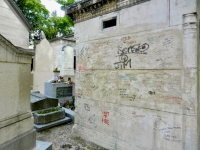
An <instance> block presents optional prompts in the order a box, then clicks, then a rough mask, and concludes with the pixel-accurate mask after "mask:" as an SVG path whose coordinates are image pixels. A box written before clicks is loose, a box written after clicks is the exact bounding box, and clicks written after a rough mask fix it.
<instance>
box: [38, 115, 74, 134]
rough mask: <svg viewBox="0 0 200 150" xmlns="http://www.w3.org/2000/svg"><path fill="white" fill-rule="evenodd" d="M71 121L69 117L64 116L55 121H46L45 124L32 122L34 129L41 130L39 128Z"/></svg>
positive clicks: (42, 128) (43, 128)
mask: <svg viewBox="0 0 200 150" xmlns="http://www.w3.org/2000/svg"><path fill="white" fill-rule="evenodd" d="M71 121H72V120H71V119H70V118H69V117H65V118H64V119H61V120H57V121H55V122H51V123H47V124H44V125H36V124H34V128H35V129H36V131H41V130H45V129H48V128H51V127H54V126H57V125H60V124H63V123H68V122H71Z"/></svg>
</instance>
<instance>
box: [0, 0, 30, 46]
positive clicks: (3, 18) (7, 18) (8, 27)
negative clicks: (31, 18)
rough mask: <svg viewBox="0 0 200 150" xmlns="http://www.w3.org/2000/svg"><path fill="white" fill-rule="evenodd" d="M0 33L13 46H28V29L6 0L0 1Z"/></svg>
mask: <svg viewBox="0 0 200 150" xmlns="http://www.w3.org/2000/svg"><path fill="white" fill-rule="evenodd" d="M0 33H1V34H2V35H3V36H4V37H6V38H7V39H8V40H10V41H11V42H12V43H13V44H14V45H15V46H19V47H23V48H28V46H29V29H28V28H27V26H26V25H25V24H24V23H23V21H22V20H21V19H20V17H19V16H18V15H17V13H16V12H15V11H14V9H13V8H12V6H10V4H9V3H8V2H6V0H1V1H0Z"/></svg>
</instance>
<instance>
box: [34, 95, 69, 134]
mask: <svg viewBox="0 0 200 150" xmlns="http://www.w3.org/2000/svg"><path fill="white" fill-rule="evenodd" d="M31 108H32V111H33V116H34V127H35V129H36V130H37V131H40V130H44V129H47V128H50V127H53V126H56V125H59V124H62V123H67V122H70V121H71V119H70V118H69V117H66V116H65V110H64V109H63V108H60V107H58V99H56V98H51V97H48V96H46V95H44V94H41V93H39V92H34V91H33V92H31Z"/></svg>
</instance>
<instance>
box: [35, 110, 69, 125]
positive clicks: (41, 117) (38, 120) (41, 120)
mask: <svg viewBox="0 0 200 150" xmlns="http://www.w3.org/2000/svg"><path fill="white" fill-rule="evenodd" d="M50 109H52V108H50ZM50 109H46V110H47V111H48V110H50ZM33 116H34V123H35V124H46V123H50V122H53V121H56V120H60V119H63V118H65V111H64V110H63V109H60V110H58V111H53V112H49V113H45V114H39V113H38V112H35V113H34V114H33Z"/></svg>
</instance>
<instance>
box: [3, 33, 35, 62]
mask: <svg viewBox="0 0 200 150" xmlns="http://www.w3.org/2000/svg"><path fill="white" fill-rule="evenodd" d="M0 51H1V56H0V62H10V63H28V64H30V63H31V58H32V56H33V55H34V54H35V52H34V51H33V50H29V49H23V48H21V47H16V46H14V45H13V44H12V43H11V42H10V41H8V40H7V39H6V38H5V37H3V36H2V35H1V34H0Z"/></svg>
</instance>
